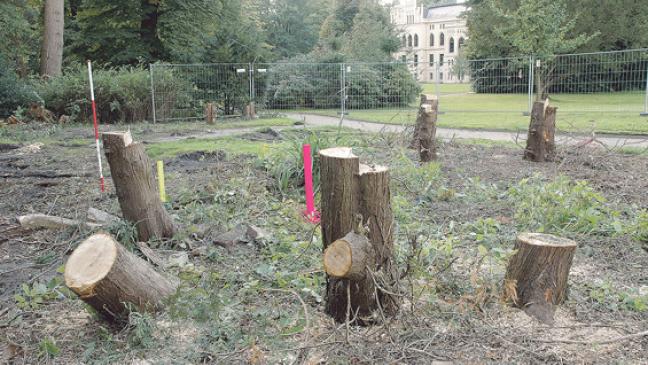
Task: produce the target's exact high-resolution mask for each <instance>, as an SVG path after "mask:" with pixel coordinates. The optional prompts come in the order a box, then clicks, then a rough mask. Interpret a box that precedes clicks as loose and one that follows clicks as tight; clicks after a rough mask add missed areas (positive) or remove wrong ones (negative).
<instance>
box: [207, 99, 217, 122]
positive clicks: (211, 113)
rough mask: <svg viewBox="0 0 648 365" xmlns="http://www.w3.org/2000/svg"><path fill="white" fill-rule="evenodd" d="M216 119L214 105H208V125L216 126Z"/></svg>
mask: <svg viewBox="0 0 648 365" xmlns="http://www.w3.org/2000/svg"><path fill="white" fill-rule="evenodd" d="M214 119H216V110H215V109H214V103H207V104H206V105H205V122H207V124H214Z"/></svg>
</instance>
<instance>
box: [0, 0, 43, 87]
mask: <svg viewBox="0 0 648 365" xmlns="http://www.w3.org/2000/svg"><path fill="white" fill-rule="evenodd" d="M40 8H41V7H40V6H38V4H33V3H32V2H30V1H27V0H5V1H0V40H2V42H0V57H2V56H4V59H5V61H6V62H4V63H3V65H4V67H9V70H7V71H8V72H14V71H15V72H16V73H17V74H18V75H19V76H21V77H25V76H27V75H28V74H29V73H30V72H31V71H32V70H38V67H39V65H38V53H39V48H40V44H39V43H40V36H41V34H40V24H39V23H40V22H39V13H40V10H41V9H40Z"/></svg>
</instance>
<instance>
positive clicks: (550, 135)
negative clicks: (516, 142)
mask: <svg viewBox="0 0 648 365" xmlns="http://www.w3.org/2000/svg"><path fill="white" fill-rule="evenodd" d="M557 111H558V109H557V108H555V107H551V106H549V99H545V100H544V101H536V102H535V103H533V109H532V111H531V122H530V123H529V133H528V135H527V146H526V149H525V150H524V159H525V160H529V161H534V162H545V161H553V159H554V158H555V155H556V141H555V134H556V114H557Z"/></svg>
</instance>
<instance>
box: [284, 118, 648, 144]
mask: <svg viewBox="0 0 648 365" xmlns="http://www.w3.org/2000/svg"><path fill="white" fill-rule="evenodd" d="M287 117H288V118H291V119H294V120H300V121H304V122H305V123H306V125H309V126H318V127H320V126H338V125H339V124H340V119H339V118H336V117H327V116H321V115H313V114H301V113H299V114H298V113H288V114H287ZM342 125H343V126H344V127H348V128H353V129H358V130H362V131H367V132H396V133H399V132H403V131H405V129H406V128H408V127H409V128H412V126H406V125H398V124H383V123H371V122H363V121H359V120H353V119H346V118H345V119H344V122H343V123H342ZM437 136H438V137H440V138H442V139H445V140H450V139H486V140H491V141H505V142H515V141H517V142H518V143H523V142H525V141H526V132H522V133H517V132H505V131H487V130H478V129H459V128H438V129H437ZM556 140H557V142H558V143H561V144H570V145H578V144H586V143H587V142H590V141H591V140H592V136H588V135H567V134H560V135H557V136H556ZM596 141H597V142H600V143H602V144H604V145H606V146H607V147H610V148H613V147H622V146H624V147H640V148H648V136H645V137H644V136H626V135H609V134H603V135H596Z"/></svg>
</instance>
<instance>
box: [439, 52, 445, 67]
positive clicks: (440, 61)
mask: <svg viewBox="0 0 648 365" xmlns="http://www.w3.org/2000/svg"><path fill="white" fill-rule="evenodd" d="M444 57H445V55H444V54H443V53H441V54H440V55H439V65H441V66H443V58H444Z"/></svg>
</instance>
